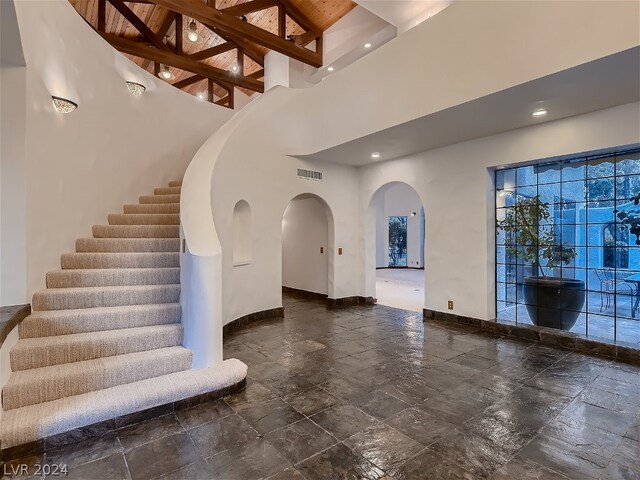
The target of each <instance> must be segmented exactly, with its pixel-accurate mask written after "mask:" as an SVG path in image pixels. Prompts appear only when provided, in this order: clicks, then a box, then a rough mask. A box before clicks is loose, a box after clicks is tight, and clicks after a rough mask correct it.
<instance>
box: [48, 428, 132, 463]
mask: <svg viewBox="0 0 640 480" xmlns="http://www.w3.org/2000/svg"><path fill="white" fill-rule="evenodd" d="M119 452H122V445H121V444H120V440H119V439H118V436H117V435H116V434H115V432H110V433H107V434H106V435H104V436H102V437H99V438H90V439H88V440H84V441H82V442H78V443H74V444H71V445H66V446H64V447H60V448H55V449H53V450H49V451H47V463H50V464H54V463H56V464H65V465H67V466H68V467H69V469H71V467H75V466H77V465H81V464H83V463H88V462H92V461H94V460H99V459H101V458H104V457H108V456H110V455H112V454H114V453H119Z"/></svg>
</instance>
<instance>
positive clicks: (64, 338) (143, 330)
mask: <svg viewBox="0 0 640 480" xmlns="http://www.w3.org/2000/svg"><path fill="white" fill-rule="evenodd" d="M176 329H178V330H179V329H182V324H181V323H169V324H166V325H152V326H147V327H133V328H120V329H116V330H104V331H100V332H86V333H72V334H69V335H56V336H54V337H38V338H21V339H19V340H18V341H17V342H16V344H15V345H14V346H13V349H12V353H13V352H14V351H19V350H22V349H29V348H33V347H38V346H47V347H49V346H51V347H53V346H57V345H64V344H70V343H78V342H84V341H90V340H95V339H98V340H111V339H115V338H119V337H123V336H125V337H131V336H134V335H145V334H148V333H154V332H157V331H158V330H176Z"/></svg>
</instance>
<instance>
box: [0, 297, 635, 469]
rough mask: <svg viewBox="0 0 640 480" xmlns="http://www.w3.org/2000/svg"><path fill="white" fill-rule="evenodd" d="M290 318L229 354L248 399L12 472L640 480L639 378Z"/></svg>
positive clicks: (523, 353) (453, 339)
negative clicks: (239, 366) (57, 469)
mask: <svg viewBox="0 0 640 480" xmlns="http://www.w3.org/2000/svg"><path fill="white" fill-rule="evenodd" d="M284 303H285V311H286V317H285V319H284V320H282V319H274V320H267V321H263V322H260V323H257V324H254V325H252V326H250V327H248V328H246V329H243V330H240V331H237V332H234V333H232V334H231V336H230V337H229V338H227V339H226V340H225V356H226V357H236V358H239V359H241V360H243V361H244V362H246V363H247V364H248V365H249V379H248V385H247V388H246V390H245V391H243V392H241V393H239V394H236V395H233V396H231V397H227V398H225V399H224V400H219V401H217V402H215V403H210V404H205V405H200V406H197V407H194V408H192V409H190V410H185V411H181V412H178V413H177V414H171V415H166V416H163V417H158V418H155V419H152V420H148V421H145V422H143V423H139V424H136V425H133V426H130V427H126V428H124V429H121V430H118V431H115V432H112V433H109V434H107V435H105V436H103V437H101V438H99V439H96V440H89V441H84V442H82V443H80V444H75V445H71V446H68V447H64V448H61V449H59V450H54V451H50V452H47V453H46V454H44V455H41V456H36V457H32V458H27V459H22V460H19V461H16V462H12V464H17V463H20V462H22V463H29V464H32V465H33V464H34V463H36V462H41V463H42V462H46V463H48V464H52V463H65V464H67V465H68V468H69V475H68V477H67V478H70V479H71V478H75V479H83V480H92V479H120V478H123V479H133V480H142V479H154V478H162V479H185V480H197V479H207V480H209V479H221V480H235V479H238V480H252V479H260V478H269V479H274V480H276V479H277V480H284V479H318V480H329V479H383V478H384V479H428V480H448V479H465V480H473V479H487V478H489V479H493V480H498V479H499V480H512V479H518V480H520V479H539V480H541V479H567V478H571V479H575V480H588V479H638V478H640V367H634V366H630V365H625V364H615V363H612V362H611V361H608V360H605V359H600V358H595V357H589V356H585V355H580V354H575V353H570V352H567V351H562V350H556V349H552V348H547V347H542V346H539V345H536V344H528V343H521V342H516V341H513V340H506V339H501V338H494V337H489V336H486V335H480V334H476V333H472V332H469V331H468V330H458V329H451V328H444V327H441V326H437V325H434V324H430V323H428V324H423V322H422V317H421V315H420V314H418V313H413V312H406V311H401V310H395V309H392V308H388V307H383V306H375V307H352V308H349V309H345V310H327V309H326V308H325V307H324V306H323V305H322V304H321V303H318V302H312V301H308V300H300V299H296V298H292V297H287V298H285V301H284ZM5 468H8V467H5Z"/></svg>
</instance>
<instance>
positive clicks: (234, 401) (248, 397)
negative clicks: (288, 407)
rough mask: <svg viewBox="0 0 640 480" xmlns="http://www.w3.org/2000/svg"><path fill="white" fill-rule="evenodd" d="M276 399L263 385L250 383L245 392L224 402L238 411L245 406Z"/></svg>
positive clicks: (226, 398) (229, 397)
mask: <svg viewBox="0 0 640 480" xmlns="http://www.w3.org/2000/svg"><path fill="white" fill-rule="evenodd" d="M275 398H276V395H275V394H274V393H273V392H272V391H271V390H269V389H268V388H267V387H265V386H264V385H262V384H261V383H258V382H250V383H248V384H247V387H246V388H245V389H244V390H243V391H241V392H239V393H236V394H234V395H230V396H228V397H225V398H224V401H225V402H226V403H227V404H228V405H230V406H231V407H232V408H234V409H235V410H236V411H237V410H238V408H240V407H242V406H244V405H248V404H256V403H262V402H266V401H268V400H273V399H275Z"/></svg>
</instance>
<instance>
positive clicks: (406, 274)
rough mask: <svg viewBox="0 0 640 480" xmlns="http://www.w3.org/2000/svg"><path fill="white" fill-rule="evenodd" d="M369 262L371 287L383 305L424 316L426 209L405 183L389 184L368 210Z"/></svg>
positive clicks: (376, 194)
mask: <svg viewBox="0 0 640 480" xmlns="http://www.w3.org/2000/svg"><path fill="white" fill-rule="evenodd" d="M368 218H369V221H370V222H372V223H373V225H371V228H369V229H367V230H368V234H367V237H368V238H367V243H369V244H370V247H371V248H369V249H368V251H369V252H370V254H371V255H373V258H372V259H371V260H370V261H368V262H367V265H368V267H367V268H371V269H372V270H373V271H372V272H370V278H371V280H372V281H371V282H370V283H371V284H372V285H371V286H372V287H373V291H374V292H375V293H374V295H375V298H376V299H377V301H378V303H379V304H381V305H387V306H391V307H396V308H403V309H405V310H412V311H418V312H421V311H422V309H423V306H424V301H425V290H424V288H425V270H424V267H425V265H424V248H425V245H424V238H425V218H424V207H423V204H422V200H421V199H420V196H419V195H418V193H417V192H416V190H415V189H414V188H413V187H411V186H410V185H408V184H406V183H403V182H390V183H387V184H385V185H383V186H381V187H380V188H378V190H376V192H375V193H374V194H373V196H372V198H371V201H370V203H369V209H368Z"/></svg>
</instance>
